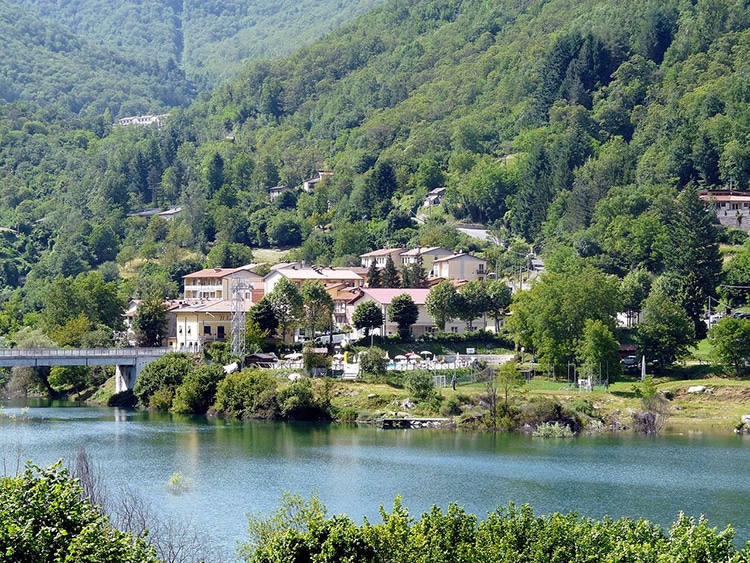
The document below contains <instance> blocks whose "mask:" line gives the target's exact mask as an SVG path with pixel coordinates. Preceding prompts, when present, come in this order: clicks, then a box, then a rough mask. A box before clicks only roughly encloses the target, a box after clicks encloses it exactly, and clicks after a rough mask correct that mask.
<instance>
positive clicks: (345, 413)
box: [336, 407, 357, 422]
mask: <svg viewBox="0 0 750 563" xmlns="http://www.w3.org/2000/svg"><path fill="white" fill-rule="evenodd" d="M336 418H338V420H339V421H340V422H356V421H357V411H356V409H354V408H352V407H344V408H341V409H339V411H338V414H337V417H336Z"/></svg>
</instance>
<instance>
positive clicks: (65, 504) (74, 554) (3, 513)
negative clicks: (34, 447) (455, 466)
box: [0, 462, 157, 563]
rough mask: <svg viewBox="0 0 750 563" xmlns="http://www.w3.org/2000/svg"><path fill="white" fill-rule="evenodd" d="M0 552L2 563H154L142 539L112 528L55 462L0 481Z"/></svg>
mask: <svg viewBox="0 0 750 563" xmlns="http://www.w3.org/2000/svg"><path fill="white" fill-rule="evenodd" d="M0 522H3V525H2V526H0V553H2V558H3V559H4V560H6V561H49V562H51V563H63V562H68V561H98V562H102V563H105V562H106V563H116V562H123V563H145V562H151V561H153V562H154V563H155V562H156V561H157V559H156V553H155V551H154V549H153V547H151V546H150V545H149V544H148V543H147V542H146V540H145V539H144V538H142V537H134V536H132V535H130V534H126V533H124V532H120V531H118V530H116V529H114V528H112V527H111V526H110V524H109V522H108V520H107V518H106V517H105V516H102V514H101V512H100V510H99V509H98V508H97V507H95V506H93V505H92V504H91V502H90V501H89V500H88V499H87V498H86V497H85V496H84V494H83V489H82V487H81V485H80V484H79V483H78V481H76V480H73V479H72V478H71V477H70V476H69V475H68V472H67V470H65V469H62V468H61V466H60V463H59V462H58V463H57V464H56V465H53V466H52V467H50V468H48V469H40V468H38V467H36V466H33V465H27V466H26V468H25V470H24V472H23V474H21V475H19V476H18V477H3V478H1V479H0Z"/></svg>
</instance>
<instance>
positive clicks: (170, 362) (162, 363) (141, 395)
mask: <svg viewBox="0 0 750 563" xmlns="http://www.w3.org/2000/svg"><path fill="white" fill-rule="evenodd" d="M192 371H193V358H192V357H190V356H189V355H187V354H183V353H177V352H171V353H169V354H166V355H164V356H162V357H161V358H159V359H158V360H154V361H153V362H151V363H150V364H148V365H147V366H146V367H145V368H143V371H142V372H141V374H140V375H139V376H138V380H137V381H136V382H135V386H134V387H133V393H135V396H136V397H138V402H139V403H140V404H141V405H149V404H150V398H151V395H153V394H154V393H156V391H157V390H159V389H162V388H166V389H170V390H174V389H175V388H176V387H177V386H178V385H180V384H181V383H182V381H183V379H185V377H186V376H187V375H188V374H189V373H191V372H192ZM169 406H171V402H170V405H169ZM169 406H168V407H167V408H169Z"/></svg>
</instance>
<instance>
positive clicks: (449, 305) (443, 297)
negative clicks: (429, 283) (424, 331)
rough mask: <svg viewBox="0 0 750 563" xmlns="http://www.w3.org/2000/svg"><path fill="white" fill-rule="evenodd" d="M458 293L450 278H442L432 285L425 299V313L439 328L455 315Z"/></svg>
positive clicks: (442, 327)
mask: <svg viewBox="0 0 750 563" xmlns="http://www.w3.org/2000/svg"><path fill="white" fill-rule="evenodd" d="M457 305H458V294H457V292H456V286H454V285H453V282H452V281H450V280H443V281H441V282H440V283H439V284H437V285H436V286H435V287H433V288H432V289H431V290H430V292H429V293H428V294H427V298H426V299H425V304H424V306H425V309H426V310H427V314H428V315H430V316H431V317H432V319H433V320H434V321H435V325H436V326H437V327H438V328H439V329H440V330H445V324H446V323H449V322H451V321H452V320H453V319H454V318H455V317H456V316H457V310H456V309H457Z"/></svg>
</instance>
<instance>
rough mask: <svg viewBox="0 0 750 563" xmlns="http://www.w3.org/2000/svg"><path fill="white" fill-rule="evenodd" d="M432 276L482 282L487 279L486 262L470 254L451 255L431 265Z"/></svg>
mask: <svg viewBox="0 0 750 563" xmlns="http://www.w3.org/2000/svg"><path fill="white" fill-rule="evenodd" d="M432 274H433V277H436V278H444V279H448V280H467V281H474V280H480V281H481V280H483V279H485V278H486V277H487V260H484V259H483V258H477V257H476V256H473V255H471V254H463V253H461V254H452V255H451V256H445V257H444V258H438V259H437V260H435V261H434V262H433V263H432Z"/></svg>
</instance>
